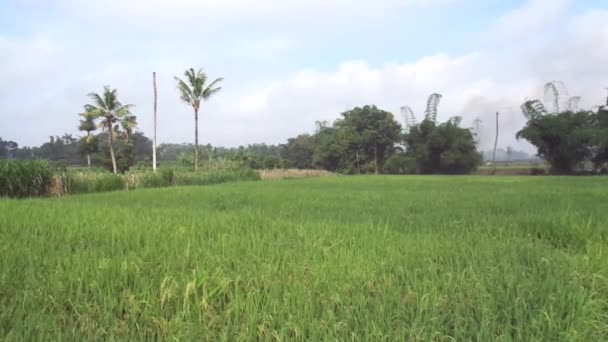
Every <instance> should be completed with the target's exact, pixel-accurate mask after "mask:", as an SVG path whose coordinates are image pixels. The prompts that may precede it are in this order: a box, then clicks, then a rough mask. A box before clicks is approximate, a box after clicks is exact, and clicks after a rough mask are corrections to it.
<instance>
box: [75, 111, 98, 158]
mask: <svg viewBox="0 0 608 342" xmlns="http://www.w3.org/2000/svg"><path fill="white" fill-rule="evenodd" d="M78 115H80V116H81V117H82V119H81V120H80V124H79V125H78V130H79V131H81V132H87V137H86V139H85V144H87V148H86V149H85V150H86V152H87V166H88V167H89V168H91V153H90V150H91V149H90V147H89V146H88V145H90V144H91V143H92V142H93V136H92V135H91V132H94V131H95V130H96V129H97V126H96V125H95V113H94V112H88V111H85V112H84V113H80V114H78Z"/></svg>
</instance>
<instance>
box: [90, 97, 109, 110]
mask: <svg viewBox="0 0 608 342" xmlns="http://www.w3.org/2000/svg"><path fill="white" fill-rule="evenodd" d="M87 96H89V97H90V98H91V99H92V100H93V102H94V103H95V105H87V106H89V107H92V108H97V109H100V110H107V109H108V108H107V106H106V103H105V102H104V100H103V98H101V96H100V95H99V94H97V93H89V94H88V95H87Z"/></svg>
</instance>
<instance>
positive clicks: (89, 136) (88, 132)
mask: <svg viewBox="0 0 608 342" xmlns="http://www.w3.org/2000/svg"><path fill="white" fill-rule="evenodd" d="M89 139H91V132H90V131H87V140H86V143H87V145H88V144H89ZM88 149H89V146H87V150H88ZM87 168H89V169H90V168H91V153H89V152H88V151H87Z"/></svg>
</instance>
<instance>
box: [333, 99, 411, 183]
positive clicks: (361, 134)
mask: <svg viewBox="0 0 608 342" xmlns="http://www.w3.org/2000/svg"><path fill="white" fill-rule="evenodd" d="M334 126H335V127H336V128H338V130H340V131H341V133H342V134H341V138H343V139H342V145H343V147H344V149H345V152H347V153H348V154H350V155H351V158H349V159H350V160H352V159H353V158H352V157H353V156H354V161H355V164H359V163H361V162H362V161H363V162H365V163H366V164H368V165H369V164H370V163H372V164H373V170H374V173H376V174H378V173H379V172H380V169H381V167H382V164H383V163H384V160H385V159H386V156H387V152H389V151H390V150H391V149H392V148H393V147H394V146H395V143H397V142H398V141H399V139H400V137H401V126H400V125H399V123H397V121H395V118H394V117H393V114H391V113H389V112H387V111H384V110H381V109H378V108H377V107H376V106H364V107H362V108H359V107H357V108H354V109H352V110H350V111H347V112H345V113H342V119H339V120H337V121H336V123H335V124H334Z"/></svg>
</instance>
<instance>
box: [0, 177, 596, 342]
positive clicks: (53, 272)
mask: <svg viewBox="0 0 608 342" xmlns="http://www.w3.org/2000/svg"><path fill="white" fill-rule="evenodd" d="M607 189H608V178H605V177H571V178H568V177H520V178H517V177H508V176H506V177H476V176H470V177H469V176H463V177H441V176H437V177H424V176H411V177H399V176H379V177H374V176H365V177H323V178H316V179H299V180H285V181H277V182H241V183H229V184H223V185H217V186H206V187H177V188H167V189H144V190H137V191H133V192H118V193H116V192H115V193H99V194H89V195H80V196H68V197H63V198H49V199H33V200H8V199H0V213H1V215H0V340H6V341H12V340H51V339H61V340H92V339H121V340H148V341H149V340H154V339H160V340H168V339H173V338H177V339H181V340H213V341H215V340H256V339H261V340H282V341H287V340H290V341H291V340H323V339H325V340H336V339H340V340H358V341H365V340H399V341H403V340H422V339H424V340H446V341H448V340H452V339H451V338H450V337H452V338H454V339H456V340H459V341H465V340H480V341H496V340H504V341H508V340H522V341H531V340H545V341H549V340H551V341H556V340H564V341H600V340H607V339H608V244H607V241H608V210H606V208H607V207H606V203H607V202H608V201H607V200H608V191H607Z"/></svg>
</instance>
